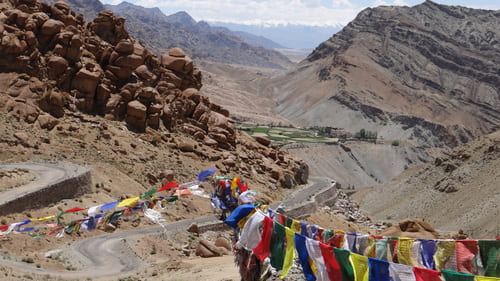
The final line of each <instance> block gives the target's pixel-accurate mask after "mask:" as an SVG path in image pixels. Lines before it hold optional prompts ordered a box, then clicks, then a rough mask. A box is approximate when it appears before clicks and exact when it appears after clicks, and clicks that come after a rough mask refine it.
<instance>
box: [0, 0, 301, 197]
mask: <svg viewBox="0 0 500 281" xmlns="http://www.w3.org/2000/svg"><path fill="white" fill-rule="evenodd" d="M124 23H125V19H124V18H120V17H115V16H114V14H113V13H112V12H111V11H107V10H106V11H102V12H100V13H99V15H98V17H97V18H95V19H94V21H92V22H90V23H88V24H86V25H85V22H84V19H83V16H82V15H76V14H75V13H74V12H73V11H71V10H70V7H69V5H68V4H67V3H65V2H63V1H58V2H56V3H55V4H54V6H50V5H48V4H45V3H41V2H39V1H36V0H12V1H9V2H8V3H6V4H4V5H2V6H0V34H1V37H0V39H1V41H0V54H1V56H0V88H2V91H1V94H0V109H5V110H6V111H7V112H9V114H10V115H12V116H14V117H15V118H17V119H19V120H24V121H26V122H27V123H29V124H33V123H35V124H36V123H38V125H39V126H40V127H41V128H45V129H48V130H52V129H53V128H54V127H55V126H56V125H57V124H58V119H57V118H60V117H63V116H64V115H65V114H67V113H68V112H69V111H82V112H85V113H88V114H97V115H101V116H104V117H105V118H106V119H108V120H117V121H125V122H126V123H127V125H128V126H129V128H130V129H132V130H134V131H136V132H139V133H142V132H148V133H150V134H151V135H153V138H157V139H162V140H164V141H168V142H170V143H171V145H170V146H171V147H172V148H176V149H179V150H181V151H182V152H185V153H190V155H194V156H193V157H200V158H202V159H207V160H209V161H219V167H218V168H219V169H220V170H221V171H222V172H230V171H238V172H243V175H244V176H245V175H246V176H251V175H252V174H257V173H263V174H268V175H269V176H272V181H273V182H272V183H273V184H275V183H278V182H279V183H280V184H281V186H283V187H288V188H291V187H293V186H295V185H296V184H303V183H305V182H306V181H307V177H308V168H307V165H306V164H305V163H304V162H303V161H300V160H297V159H295V158H293V157H291V156H290V155H288V154H286V153H284V152H283V151H280V150H279V149H276V148H272V147H270V146H269V143H266V142H265V141H263V140H260V142H257V141H255V140H253V139H252V138H250V137H249V136H248V135H246V134H243V133H240V132H238V131H237V130H236V129H235V126H234V123H233V121H232V120H231V119H230V118H229V112H228V111H227V110H226V109H224V108H222V107H221V106H219V105H217V104H214V103H212V102H210V101H209V99H208V98H207V97H205V96H202V95H201V94H200V93H199V92H198V90H199V89H200V88H201V72H200V71H199V69H197V68H196V67H194V65H193V61H192V59H191V58H190V57H189V56H188V55H186V54H185V53H184V52H183V51H182V50H181V49H179V48H173V49H171V50H170V51H169V52H168V53H166V54H164V55H162V56H161V58H157V57H156V56H155V55H153V54H152V53H150V52H149V51H148V50H147V49H146V48H145V47H144V46H143V45H142V44H141V43H139V42H137V41H136V40H135V39H133V38H131V37H130V36H129V34H128V32H127V30H126V29H125V26H124ZM164 132H167V133H164ZM171 132H176V133H183V134H185V135H187V138H186V139H175V140H174V139H172V138H171V137H170V133H171ZM155 136H156V137H155ZM207 147H208V148H209V149H207Z"/></svg>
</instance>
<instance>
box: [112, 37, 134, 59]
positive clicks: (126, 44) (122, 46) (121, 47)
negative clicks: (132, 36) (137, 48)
mask: <svg viewBox="0 0 500 281" xmlns="http://www.w3.org/2000/svg"><path fill="white" fill-rule="evenodd" d="M115 51H117V52H118V53H119V54H120V55H125V56H126V55H130V54H132V53H133V52H134V43H132V42H131V41H130V40H125V39H124V40H120V42H118V44H116V46H115Z"/></svg>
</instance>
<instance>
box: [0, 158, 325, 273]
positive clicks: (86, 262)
mask: <svg viewBox="0 0 500 281" xmlns="http://www.w3.org/2000/svg"><path fill="white" fill-rule="evenodd" d="M26 169H29V170H31V167H30V166H26ZM42 170H43V167H40V168H39V169H38V171H40V173H42V174H43V172H41V171H42ZM34 172H35V173H36V171H34ZM51 173H54V171H53V172H51ZM40 178H41V180H42V181H45V180H44V179H45V178H46V177H44V176H43V175H42V176H41V177H40ZM310 182H311V183H310V184H309V185H308V186H306V187H304V188H302V189H298V190H296V191H295V192H293V193H292V194H291V196H290V198H289V199H288V200H285V201H282V202H279V203H276V204H272V205H271V207H272V208H276V207H277V206H278V205H279V206H281V207H282V208H284V209H285V210H289V209H293V208H295V206H299V205H301V204H302V203H304V202H307V201H311V200H314V199H315V196H314V194H318V193H320V192H322V191H323V190H326V189H331V188H334V184H333V183H332V182H331V180H330V179H328V178H311V179H310ZM30 184H31V183H30ZM21 188H23V189H24V187H21ZM192 223H197V224H198V225H200V226H201V227H205V228H210V227H220V225H221V224H222V222H221V221H219V220H217V219H216V218H215V217H214V216H205V217H199V218H196V219H189V220H183V221H178V222H173V223H169V224H166V228H167V231H177V230H184V229H187V228H188V227H189V225H190V224H192ZM161 232H163V228H162V227H160V226H157V227H151V228H145V229H135V230H129V231H123V232H115V233H111V234H103V235H99V236H94V237H90V238H87V239H85V240H81V241H79V242H77V243H74V244H73V245H71V246H65V247H64V248H63V249H61V250H62V252H61V254H62V255H64V256H65V257H73V258H75V260H78V261H81V264H80V265H79V267H80V268H82V270H79V271H59V270H50V269H45V268H36V267H35V266H33V265H30V264H27V263H24V262H18V261H13V260H10V259H6V258H0V265H2V266H7V267H10V268H12V269H15V270H19V271H23V272H25V273H32V274H41V275H47V274H48V275H50V276H53V277H60V278H98V277H106V276H114V275H121V274H125V273H133V272H136V271H138V270H141V269H143V268H146V267H147V266H148V264H146V263H145V262H144V261H143V260H142V259H141V258H139V257H138V256H137V255H136V254H135V253H134V251H133V250H132V249H131V248H130V247H128V244H127V239H131V238H135V237H139V236H144V235H150V234H154V233H161ZM90 269H91V270H90Z"/></svg>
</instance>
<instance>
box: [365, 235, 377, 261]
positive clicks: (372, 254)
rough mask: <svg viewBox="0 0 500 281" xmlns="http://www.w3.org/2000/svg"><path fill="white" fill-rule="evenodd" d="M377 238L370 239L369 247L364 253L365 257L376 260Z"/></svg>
mask: <svg viewBox="0 0 500 281" xmlns="http://www.w3.org/2000/svg"><path fill="white" fill-rule="evenodd" d="M375 249H376V248H375V238H373V237H370V238H368V247H366V249H365V252H364V253H363V255H364V256H367V257H369V258H375Z"/></svg>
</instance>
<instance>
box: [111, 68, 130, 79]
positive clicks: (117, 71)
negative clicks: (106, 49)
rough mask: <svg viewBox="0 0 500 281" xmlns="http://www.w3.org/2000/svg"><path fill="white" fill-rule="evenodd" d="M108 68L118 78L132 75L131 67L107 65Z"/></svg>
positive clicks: (126, 77)
mask: <svg viewBox="0 0 500 281" xmlns="http://www.w3.org/2000/svg"><path fill="white" fill-rule="evenodd" d="M108 70H110V71H111V72H112V73H113V75H115V77H116V78H118V79H120V80H125V79H128V78H130V75H132V69H131V68H128V67H119V66H114V65H108Z"/></svg>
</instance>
